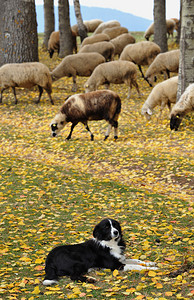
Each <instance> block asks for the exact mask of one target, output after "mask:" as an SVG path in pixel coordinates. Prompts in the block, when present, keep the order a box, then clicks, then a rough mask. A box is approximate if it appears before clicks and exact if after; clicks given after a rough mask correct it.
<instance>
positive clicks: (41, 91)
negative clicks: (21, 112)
mask: <svg viewBox="0 0 194 300" xmlns="http://www.w3.org/2000/svg"><path fill="white" fill-rule="evenodd" d="M38 89H39V96H38V100H37V101H36V104H38V103H39V102H40V98H41V96H42V93H43V88H42V87H41V86H40V85H38Z"/></svg>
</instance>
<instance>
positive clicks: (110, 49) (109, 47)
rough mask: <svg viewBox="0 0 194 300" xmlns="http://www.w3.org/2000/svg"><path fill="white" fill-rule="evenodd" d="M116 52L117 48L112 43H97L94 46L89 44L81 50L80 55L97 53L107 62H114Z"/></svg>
mask: <svg viewBox="0 0 194 300" xmlns="http://www.w3.org/2000/svg"><path fill="white" fill-rule="evenodd" d="M114 51H115V48H114V46H113V44H112V43H110V42H106V41H103V42H97V43H94V44H88V45H85V46H83V47H81V49H80V50H79V53H90V52H97V53H99V54H101V55H103V56H104V58H105V60H106V61H110V60H114Z"/></svg>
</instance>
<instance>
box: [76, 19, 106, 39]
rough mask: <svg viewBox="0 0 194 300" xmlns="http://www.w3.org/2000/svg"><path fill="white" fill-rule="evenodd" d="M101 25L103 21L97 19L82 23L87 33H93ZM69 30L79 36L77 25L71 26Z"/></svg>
mask: <svg viewBox="0 0 194 300" xmlns="http://www.w3.org/2000/svg"><path fill="white" fill-rule="evenodd" d="M101 23H103V21H102V20H99V19H93V20H89V21H84V22H83V24H84V26H85V28H86V30H87V32H94V31H95V29H96V28H97V27H98V25H100V24H101ZM71 29H72V30H73V31H74V32H75V33H76V35H79V33H78V25H77V24H75V25H73V26H72V27H71Z"/></svg>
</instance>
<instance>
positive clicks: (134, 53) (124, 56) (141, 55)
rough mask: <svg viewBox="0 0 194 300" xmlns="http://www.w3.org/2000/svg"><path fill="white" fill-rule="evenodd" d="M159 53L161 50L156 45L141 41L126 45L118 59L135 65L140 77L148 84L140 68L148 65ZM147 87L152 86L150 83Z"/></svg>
mask: <svg viewBox="0 0 194 300" xmlns="http://www.w3.org/2000/svg"><path fill="white" fill-rule="evenodd" d="M160 52H161V49H160V47H159V46H158V45H157V44H156V43H154V42H150V41H143V42H138V43H135V44H130V45H127V46H126V47H125V48H124V49H123V51H122V53H121V56H120V59H121V60H128V61H132V62H133V63H135V64H137V65H138V67H139V70H140V72H141V74H142V77H143V78H144V79H145V80H146V81H147V82H148V80H147V78H145V76H144V74H143V71H142V69H141V66H146V65H150V64H151V63H152V62H153V60H154V58H155V57H156V56H157V55H158V54H159V53H160ZM148 83H149V82H148ZM149 85H150V86H152V85H151V84H150V83H149Z"/></svg>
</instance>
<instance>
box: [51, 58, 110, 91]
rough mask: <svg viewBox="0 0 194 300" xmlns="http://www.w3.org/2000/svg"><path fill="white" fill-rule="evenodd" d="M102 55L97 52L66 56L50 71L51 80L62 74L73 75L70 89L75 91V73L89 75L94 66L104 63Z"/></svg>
mask: <svg viewBox="0 0 194 300" xmlns="http://www.w3.org/2000/svg"><path fill="white" fill-rule="evenodd" d="M104 62H105V59H104V57H103V56H102V55H101V54H99V53H92V52H91V53H77V54H73V55H68V56H66V57H65V58H64V59H63V60H62V61H61V63H60V64H59V65H58V66H57V67H56V68H55V69H54V70H53V71H52V72H51V76H52V80H53V81H56V80H58V79H60V78H62V77H64V76H67V77H73V87H72V91H73V92H75V91H77V84H76V75H78V76H86V77H87V76H90V75H91V74H92V72H93V70H94V69H95V67H96V66H97V65H99V64H101V63H104Z"/></svg>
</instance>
